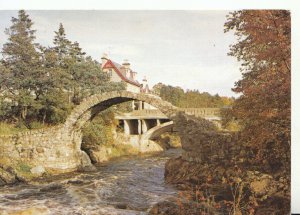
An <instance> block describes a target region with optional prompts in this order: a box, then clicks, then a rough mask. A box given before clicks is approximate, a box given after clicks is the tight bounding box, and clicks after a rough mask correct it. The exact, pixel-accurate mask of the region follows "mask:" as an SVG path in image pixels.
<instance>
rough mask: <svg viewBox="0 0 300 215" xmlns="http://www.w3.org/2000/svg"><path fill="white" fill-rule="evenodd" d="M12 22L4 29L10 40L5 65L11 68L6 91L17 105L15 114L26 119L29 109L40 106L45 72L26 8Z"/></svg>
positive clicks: (8, 73) (7, 74)
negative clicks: (39, 98)
mask: <svg viewBox="0 0 300 215" xmlns="http://www.w3.org/2000/svg"><path fill="white" fill-rule="evenodd" d="M11 21H12V25H11V27H9V28H8V29H6V30H5V33H6V34H7V35H8V42H7V43H5V44H4V46H3V50H2V55H3V64H4V66H5V67H6V68H7V69H8V72H7V73H6V75H5V77H4V79H5V83H6V84H5V86H6V90H7V91H9V92H10V94H9V95H10V97H11V100H12V101H13V103H14V104H15V113H16V115H18V116H19V117H20V118H21V119H23V120H25V119H26V118H27V116H28V114H29V111H30V109H34V108H37V107H38V106H39V105H38V103H37V100H38V99H37V97H38V96H39V93H40V90H41V89H40V86H42V85H43V83H41V77H43V76H44V75H45V74H44V73H43V72H44V71H43V69H42V65H41V61H40V59H41V54H40V53H39V51H38V49H39V44H37V43H34V40H35V30H33V29H32V25H33V22H32V21H31V19H30V18H29V15H27V14H26V13H25V11H24V10H20V11H19V12H18V18H15V17H13V18H12V20H11Z"/></svg>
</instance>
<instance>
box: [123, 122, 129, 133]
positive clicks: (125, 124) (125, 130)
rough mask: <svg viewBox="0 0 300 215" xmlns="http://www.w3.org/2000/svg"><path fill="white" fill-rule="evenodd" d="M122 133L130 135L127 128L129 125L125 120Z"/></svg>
mask: <svg viewBox="0 0 300 215" xmlns="http://www.w3.org/2000/svg"><path fill="white" fill-rule="evenodd" d="M124 133H125V134H128V135H129V134H130V128H129V124H128V121H127V120H126V119H124Z"/></svg>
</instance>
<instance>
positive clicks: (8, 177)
mask: <svg viewBox="0 0 300 215" xmlns="http://www.w3.org/2000/svg"><path fill="white" fill-rule="evenodd" d="M16 182H17V179H16V176H15V175H14V174H12V173H10V172H8V171H6V170H4V169H2V168H1V167H0V186H1V185H5V184H14V183H16Z"/></svg>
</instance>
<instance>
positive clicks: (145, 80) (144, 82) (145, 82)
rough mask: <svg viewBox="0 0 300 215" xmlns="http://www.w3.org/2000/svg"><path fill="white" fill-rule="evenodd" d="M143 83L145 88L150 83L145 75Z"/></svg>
mask: <svg viewBox="0 0 300 215" xmlns="http://www.w3.org/2000/svg"><path fill="white" fill-rule="evenodd" d="M142 84H143V88H145V87H146V86H147V85H148V82H147V78H146V76H144V78H143V80H142Z"/></svg>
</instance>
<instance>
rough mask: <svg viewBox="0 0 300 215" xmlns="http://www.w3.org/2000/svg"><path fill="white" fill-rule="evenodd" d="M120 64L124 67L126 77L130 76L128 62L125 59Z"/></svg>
mask: <svg viewBox="0 0 300 215" xmlns="http://www.w3.org/2000/svg"><path fill="white" fill-rule="evenodd" d="M122 66H123V67H124V68H125V74H126V77H127V78H130V63H129V62H128V60H127V59H125V60H124V61H123V63H122Z"/></svg>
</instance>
